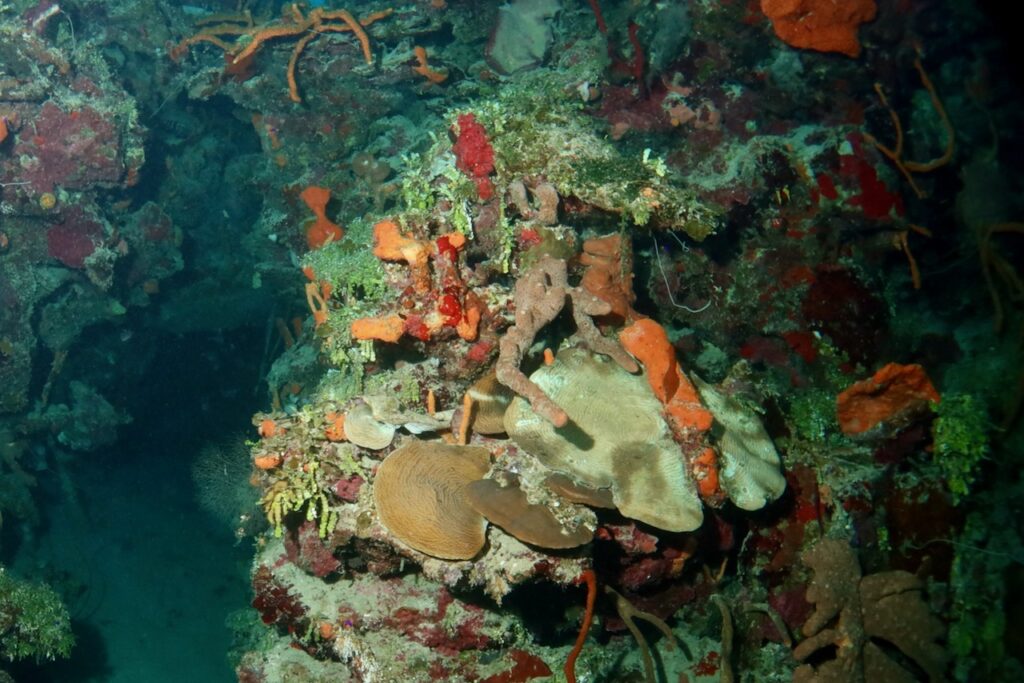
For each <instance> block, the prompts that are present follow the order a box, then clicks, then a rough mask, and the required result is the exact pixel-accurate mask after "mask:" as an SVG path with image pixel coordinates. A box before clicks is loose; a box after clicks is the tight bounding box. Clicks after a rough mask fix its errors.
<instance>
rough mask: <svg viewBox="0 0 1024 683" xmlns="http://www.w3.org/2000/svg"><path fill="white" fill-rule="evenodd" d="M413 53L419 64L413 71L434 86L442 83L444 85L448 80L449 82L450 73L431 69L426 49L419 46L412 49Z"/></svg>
mask: <svg viewBox="0 0 1024 683" xmlns="http://www.w3.org/2000/svg"><path fill="white" fill-rule="evenodd" d="M412 51H413V54H414V55H416V62H417V63H416V66H414V67H413V68H412V70H413V71H415V72H416V73H418V74H419V75H420V76H423V77H424V78H425V79H427V80H428V81H430V82H431V83H433V84H434V85H438V84H440V83H444V82H445V81H446V80H448V72H446V71H435V70H434V69H431V68H430V65H429V64H428V63H427V50H426V48H424V47H422V46H420V45H417V46H416V47H414V48H413V49H412Z"/></svg>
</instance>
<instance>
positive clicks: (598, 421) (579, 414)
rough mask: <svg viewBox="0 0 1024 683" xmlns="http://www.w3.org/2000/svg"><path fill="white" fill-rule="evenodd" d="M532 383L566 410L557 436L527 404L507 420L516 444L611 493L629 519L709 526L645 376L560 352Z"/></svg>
mask: <svg viewBox="0 0 1024 683" xmlns="http://www.w3.org/2000/svg"><path fill="white" fill-rule="evenodd" d="M530 380H531V381H533V382H535V383H536V384H537V386H539V387H540V388H541V389H543V390H544V392H545V393H546V394H547V395H548V396H550V397H551V399H552V400H553V401H554V402H555V403H556V404H557V405H559V406H561V407H562V408H563V409H564V410H565V412H566V414H568V416H569V423H568V424H567V425H566V426H564V427H560V428H556V427H555V426H554V425H552V424H551V423H550V422H549V421H547V420H545V419H544V418H542V417H539V416H538V415H537V414H536V413H534V412H533V410H532V409H531V408H530V406H529V403H527V402H526V401H524V400H523V399H522V398H516V399H515V400H513V401H512V404H511V406H509V409H508V411H507V412H506V413H505V429H506V431H507V432H508V434H509V436H511V437H512V440H513V441H515V442H516V444H517V445H519V446H520V447H521V448H523V449H525V450H527V451H529V452H530V453H532V454H533V455H535V456H536V457H537V459H538V460H540V461H541V462H542V463H544V464H545V465H546V466H547V467H550V468H551V469H552V470H554V471H556V472H561V473H563V474H568V475H571V476H573V477H575V478H576V479H578V480H579V481H581V482H583V483H585V484H587V485H589V486H593V487H596V488H606V487H610V488H611V490H612V496H613V499H614V501H615V506H616V507H617V508H618V509H619V511H620V512H621V513H622V514H624V515H626V516H627V517H630V518H633V519H636V520H639V521H641V522H645V523H647V524H650V525H652V526H656V527H658V528H659V529H665V530H666V531H691V530H693V529H696V528H697V527H699V526H700V525H701V522H702V520H703V518H704V515H703V511H702V509H701V503H700V500H699V499H698V498H697V494H696V492H695V490H694V486H693V483H692V482H691V481H690V479H689V477H688V476H687V474H686V471H685V468H684V466H683V457H682V453H681V452H680V449H679V446H678V445H677V444H676V443H675V442H674V441H673V440H672V435H671V431H670V430H669V427H668V424H667V423H666V422H665V420H664V419H663V418H662V417H661V404H660V403H659V402H658V399H657V398H655V396H654V394H653V393H652V392H651V389H650V386H649V385H648V383H647V380H646V378H645V377H644V376H643V375H642V374H638V375H631V374H629V373H628V372H626V371H625V370H623V369H622V368H620V367H619V366H618V365H617V364H616V363H614V362H613V361H611V360H609V359H606V358H603V357H600V356H596V355H594V354H592V353H590V352H589V351H586V350H584V349H581V348H573V349H567V350H563V351H560V352H559V353H558V355H557V357H556V359H555V362H554V363H553V364H552V365H548V366H544V367H542V368H540V369H539V370H537V371H536V372H534V373H533V374H532V375H531V376H530Z"/></svg>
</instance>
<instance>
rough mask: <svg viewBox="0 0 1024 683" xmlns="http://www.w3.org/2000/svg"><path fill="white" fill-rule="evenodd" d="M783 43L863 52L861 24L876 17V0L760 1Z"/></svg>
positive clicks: (848, 53) (850, 54) (855, 53)
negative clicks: (858, 37)
mask: <svg viewBox="0 0 1024 683" xmlns="http://www.w3.org/2000/svg"><path fill="white" fill-rule="evenodd" d="M761 11H762V12H764V13H765V16H767V17H768V18H769V19H771V22H772V28H774V29H775V35H777V36H778V37H779V38H780V39H782V41H783V42H785V43H787V44H789V45H792V46H793V47H798V48H801V49H805V50H817V51H819V52H839V53H842V54H844V55H846V56H848V57H857V56H859V55H860V41H859V40H858V39H857V29H858V27H859V26H860V25H861V24H863V23H865V22H868V21H871V20H872V19H874V18H875V14H876V13H877V11H878V7H877V6H876V5H875V0H842V1H841V2H837V1H836V0H761Z"/></svg>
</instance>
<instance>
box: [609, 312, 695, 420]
mask: <svg viewBox="0 0 1024 683" xmlns="http://www.w3.org/2000/svg"><path fill="white" fill-rule="evenodd" d="M619 342H620V343H621V344H622V347H623V348H624V349H626V350H627V351H629V352H630V353H631V354H632V355H633V356H634V357H635V358H636V359H637V360H639V361H640V362H641V363H643V366H644V370H645V371H646V373H647V381H648V383H649V384H650V385H651V390H652V391H653V392H654V395H655V396H656V397H657V398H658V400H659V401H661V403H662V405H664V406H665V413H666V414H667V415H668V417H669V418H670V420H671V422H672V424H673V427H675V428H677V429H681V430H696V431H698V432H706V431H707V430H709V429H711V423H712V422H713V420H714V417H713V416H712V415H711V411H709V410H708V409H707V408H705V407H704V406H703V405H701V402H700V397H699V396H697V390H696V389H695V388H694V386H693V383H691V382H690V379H689V378H688V377H687V376H686V375H685V374H683V371H682V370H680V368H679V363H677V362H676V351H675V348H673V346H672V342H670V341H669V339H668V334H666V332H665V328H663V327H662V326H661V325H659V324H658V323H656V322H654V321H653V320H651V319H650V318H641V319H640V320H637V321H636V322H634V323H633V324H632V325H629V326H628V327H626V328H624V329H623V330H622V331H621V332H619Z"/></svg>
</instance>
